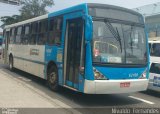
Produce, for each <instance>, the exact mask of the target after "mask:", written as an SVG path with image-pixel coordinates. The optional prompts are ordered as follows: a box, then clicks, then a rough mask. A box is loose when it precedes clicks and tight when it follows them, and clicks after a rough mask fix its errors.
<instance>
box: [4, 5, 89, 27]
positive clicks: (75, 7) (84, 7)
mask: <svg viewBox="0 0 160 114" xmlns="http://www.w3.org/2000/svg"><path fill="white" fill-rule="evenodd" d="M80 10H85V13H88V12H86V10H87V4H80V5H76V6H72V7H70V8H66V9H63V10H60V11H55V12H51V13H49V14H46V15H42V16H39V17H35V18H32V19H28V20H24V21H22V22H18V23H14V24H11V25H7V26H5V29H9V28H11V27H16V26H20V25H23V24H27V23H31V22H34V21H39V20H43V19H46V18H48V17H54V16H58V15H62V14H66V13H70V12H75V11H80Z"/></svg>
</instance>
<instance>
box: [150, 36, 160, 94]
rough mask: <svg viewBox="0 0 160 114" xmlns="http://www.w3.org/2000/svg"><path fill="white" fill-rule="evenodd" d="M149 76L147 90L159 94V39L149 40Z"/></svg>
mask: <svg viewBox="0 0 160 114" xmlns="http://www.w3.org/2000/svg"><path fill="white" fill-rule="evenodd" d="M149 49H150V61H151V62H150V76H149V84H148V89H149V90H154V91H158V92H160V38H159V39H158V38H156V39H151V40H149Z"/></svg>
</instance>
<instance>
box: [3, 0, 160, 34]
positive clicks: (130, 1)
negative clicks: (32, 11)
mask: <svg viewBox="0 0 160 114" xmlns="http://www.w3.org/2000/svg"><path fill="white" fill-rule="evenodd" d="M54 2H55V5H54V6H53V7H52V8H48V10H49V12H52V11H56V10H60V9H63V8H66V7H69V6H73V5H76V4H80V3H85V2H87V3H104V4H111V5H116V6H121V7H126V8H129V9H132V8H136V7H140V6H143V5H148V4H152V3H156V2H160V0H54ZM19 8H20V7H19V6H14V5H8V4H3V3H0V17H1V16H7V15H14V14H19V12H18V10H19ZM1 24H2V23H1V22H0V25H1ZM1 31H2V29H0V32H1Z"/></svg>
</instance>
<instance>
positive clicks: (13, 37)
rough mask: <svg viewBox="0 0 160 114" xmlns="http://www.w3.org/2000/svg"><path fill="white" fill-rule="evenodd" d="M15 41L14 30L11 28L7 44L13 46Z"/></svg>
mask: <svg viewBox="0 0 160 114" xmlns="http://www.w3.org/2000/svg"><path fill="white" fill-rule="evenodd" d="M14 41H15V28H12V29H11V30H10V40H9V43H10V44H13V43H14Z"/></svg>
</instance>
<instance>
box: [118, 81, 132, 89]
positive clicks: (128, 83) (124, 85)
mask: <svg viewBox="0 0 160 114" xmlns="http://www.w3.org/2000/svg"><path fill="white" fill-rule="evenodd" d="M120 87H121V88H127V87H130V82H122V83H120Z"/></svg>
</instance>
